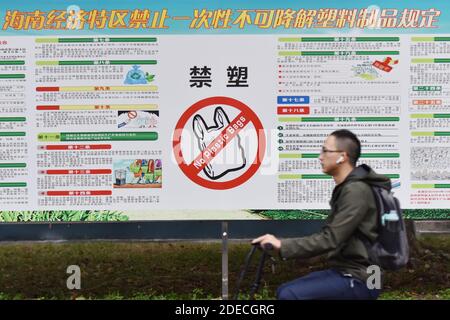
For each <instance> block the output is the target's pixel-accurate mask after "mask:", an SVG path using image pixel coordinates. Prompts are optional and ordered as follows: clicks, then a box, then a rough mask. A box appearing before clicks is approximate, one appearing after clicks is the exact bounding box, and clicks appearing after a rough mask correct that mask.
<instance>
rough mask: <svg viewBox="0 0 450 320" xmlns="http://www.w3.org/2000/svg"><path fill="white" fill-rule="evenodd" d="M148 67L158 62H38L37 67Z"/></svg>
mask: <svg viewBox="0 0 450 320" xmlns="http://www.w3.org/2000/svg"><path fill="white" fill-rule="evenodd" d="M135 64H137V65H143V64H145V65H147V64H156V60H84V61H81V60H80V61H77V60H72V61H43V60H41V61H36V65H37V66H55V65H56V66H96V65H135Z"/></svg>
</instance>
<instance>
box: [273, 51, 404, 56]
mask: <svg viewBox="0 0 450 320" xmlns="http://www.w3.org/2000/svg"><path fill="white" fill-rule="evenodd" d="M398 54H399V51H280V52H278V55H280V56H286V57H288V56H355V55H356V56H367V55H368V56H386V55H398Z"/></svg>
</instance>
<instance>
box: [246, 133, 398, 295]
mask: <svg viewBox="0 0 450 320" xmlns="http://www.w3.org/2000/svg"><path fill="white" fill-rule="evenodd" d="M360 154H361V143H360V141H359V140H358V138H357V137H356V136H355V135H354V134H353V133H352V132H350V131H348V130H337V131H335V132H333V133H332V134H331V135H329V136H328V137H327V139H326V140H325V142H324V144H323V147H322V150H321V152H320V157H319V160H320V164H321V166H322V171H323V172H324V173H327V174H329V175H331V176H332V177H333V179H334V181H335V183H336V186H335V188H334V190H333V194H332V198H331V201H330V205H331V212H330V214H329V216H328V218H327V219H326V223H325V226H324V227H323V228H322V230H321V231H320V232H318V233H315V234H313V235H310V236H306V237H302V238H292V239H282V240H280V239H278V238H276V237H275V236H273V235H270V234H266V235H264V236H261V237H259V238H256V239H254V240H253V242H252V243H253V244H259V245H260V246H262V247H264V246H266V245H267V244H271V245H272V247H273V249H274V250H275V251H276V252H278V254H279V255H280V257H281V258H283V259H288V258H294V257H296V258H310V257H314V256H317V255H321V254H325V253H327V254H328V262H329V265H330V269H327V270H323V271H318V272H313V273H311V274H309V275H307V276H305V277H302V278H299V279H296V280H293V281H291V282H288V283H285V284H283V285H281V286H280V287H279V288H278V291H277V297H278V299H283V300H286V299H289V300H294V299H302V300H303V299H376V298H378V296H379V294H380V290H379V289H369V288H368V286H367V285H366V281H367V278H368V276H369V274H368V270H367V268H368V267H369V266H370V265H371V263H370V262H369V259H368V253H367V249H366V247H365V245H364V242H363V240H361V237H365V238H366V239H368V240H369V241H374V240H375V239H376V238H377V235H378V234H377V229H378V214H377V208H376V203H375V197H374V195H373V194H372V189H371V187H370V185H377V186H380V187H383V188H385V189H387V190H390V189H391V182H390V179H389V178H387V177H385V176H382V175H379V174H376V173H375V172H374V171H373V170H372V169H371V168H370V167H368V166H367V165H360V166H358V167H356V162H357V160H358V158H359V156H360Z"/></svg>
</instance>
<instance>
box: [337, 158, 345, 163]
mask: <svg viewBox="0 0 450 320" xmlns="http://www.w3.org/2000/svg"><path fill="white" fill-rule="evenodd" d="M342 162H344V157H343V156H340V157H339V159H337V160H336V164H339V163H342Z"/></svg>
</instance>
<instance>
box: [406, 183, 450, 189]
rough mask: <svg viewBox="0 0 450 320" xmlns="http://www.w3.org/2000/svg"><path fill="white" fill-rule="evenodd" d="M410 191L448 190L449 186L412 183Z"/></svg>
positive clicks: (445, 184) (446, 184) (444, 184)
mask: <svg viewBox="0 0 450 320" xmlns="http://www.w3.org/2000/svg"><path fill="white" fill-rule="evenodd" d="M411 188H412V189H448V188H450V184H448V183H436V184H424V183H413V184H412V185H411Z"/></svg>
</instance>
